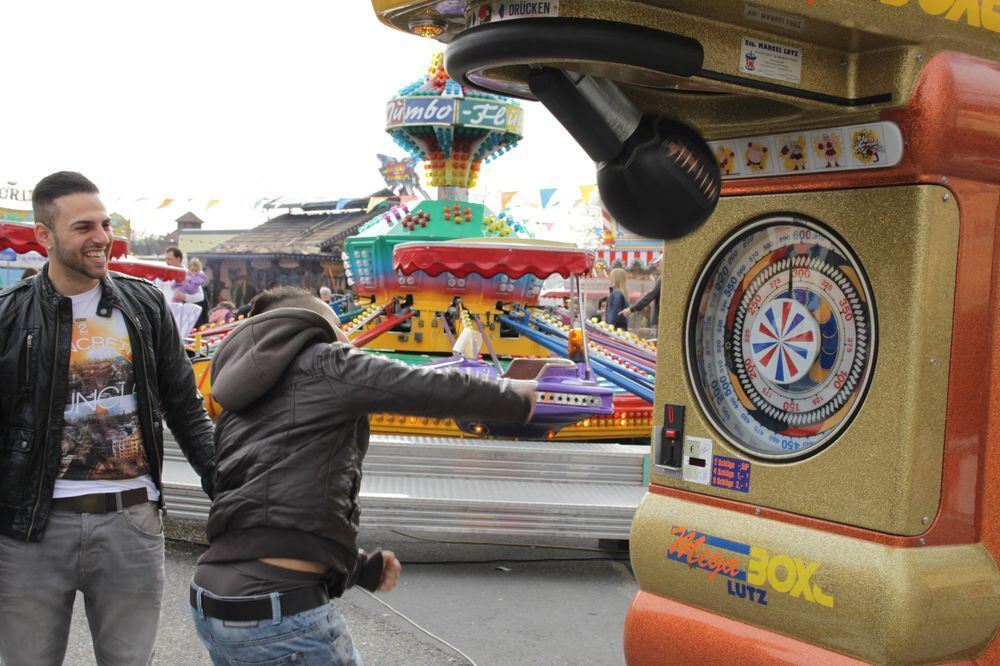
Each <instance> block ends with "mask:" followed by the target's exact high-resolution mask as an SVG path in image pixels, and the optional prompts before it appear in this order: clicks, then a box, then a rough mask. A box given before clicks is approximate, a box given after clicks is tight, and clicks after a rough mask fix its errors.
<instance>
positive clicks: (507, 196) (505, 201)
mask: <svg viewBox="0 0 1000 666" xmlns="http://www.w3.org/2000/svg"><path fill="white" fill-rule="evenodd" d="M516 196H517V192H501V193H500V210H504V209H505V208H507V206H508V205H509V204H510V202H511V199H513V198H514V197H516Z"/></svg>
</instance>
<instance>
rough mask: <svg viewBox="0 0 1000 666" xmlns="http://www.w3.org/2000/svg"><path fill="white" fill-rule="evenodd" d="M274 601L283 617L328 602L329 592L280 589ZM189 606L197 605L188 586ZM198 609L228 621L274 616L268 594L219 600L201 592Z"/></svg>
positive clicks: (314, 589) (194, 591) (320, 589)
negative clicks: (276, 601) (189, 594)
mask: <svg viewBox="0 0 1000 666" xmlns="http://www.w3.org/2000/svg"><path fill="white" fill-rule="evenodd" d="M278 600H279V602H280V603H281V616H282V617H285V616H288V615H295V614H296V613H301V612H302V611H307V610H310V609H312V608H316V607H317V606H322V605H323V604H325V603H327V602H328V601H330V595H328V594H327V593H326V589H324V588H323V587H321V586H318V585H312V586H310V587H304V588H302V589H300V590H292V591H291V592H282V593H281V594H280V595H278ZM191 608H194V609H197V608H198V590H196V589H195V588H194V587H192V588H191ZM201 610H202V611H203V612H204V613H205V615H207V616H209V617H214V618H215V619H217V620H229V621H232V622H249V621H251V620H270V619H271V618H272V617H274V612H273V609H272V607H271V597H269V596H268V597H254V598H252V599H219V598H218V597H212V596H209V594H208V593H207V592H203V593H202V595H201Z"/></svg>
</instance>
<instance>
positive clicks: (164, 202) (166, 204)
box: [156, 199, 174, 210]
mask: <svg viewBox="0 0 1000 666" xmlns="http://www.w3.org/2000/svg"><path fill="white" fill-rule="evenodd" d="M173 202H174V200H173V199H164V200H163V201H162V202H161V203H160V205H159V206H157V207H156V208H157V210H159V209H160V208H166V207H167V206H169V205H170V204H172V203H173Z"/></svg>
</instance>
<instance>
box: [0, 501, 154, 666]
mask: <svg viewBox="0 0 1000 666" xmlns="http://www.w3.org/2000/svg"><path fill="white" fill-rule="evenodd" d="M77 590H79V591H81V592H83V598H84V602H85V605H86V609H87V620H88V621H89V623H90V634H91V636H92V637H93V641H94V656H95V657H96V658H97V663H98V664H101V666H104V665H105V664H108V665H116V666H117V665H118V664H122V665H123V666H124V665H125V664H128V665H129V666H133V665H136V664H148V663H150V661H151V660H152V658H153V644H154V643H155V642H156V630H157V625H158V624H159V621H160V600H161V598H162V596H163V520H162V518H161V516H160V511H159V508H158V507H157V506H156V505H155V504H153V503H150V502H147V503H143V504H136V505H134V506H130V507H126V508H124V509H122V510H121V511H120V512H117V513H116V512H113V511H112V512H109V513H80V514H77V513H69V512H64V511H53V512H52V513H51V514H49V521H48V524H47V525H46V527H45V532H44V534H43V536H42V540H41V542H39V543H26V542H24V541H18V540H15V539H11V538H8V537H4V536H0V658H2V659H3V664H4V666H22V665H28V666H47V665H48V664H53V665H58V664H61V663H62V661H63V656H64V655H65V654H66V642H67V640H68V638H69V628H70V620H71V618H72V615H73V601H74V600H75V599H76V592H77Z"/></svg>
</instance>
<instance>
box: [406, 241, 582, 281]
mask: <svg viewBox="0 0 1000 666" xmlns="http://www.w3.org/2000/svg"><path fill="white" fill-rule="evenodd" d="M392 265H393V268H394V269H395V270H397V271H402V272H403V274H405V275H409V274H410V273H413V272H414V271H423V272H424V273H426V274H428V275H430V276H432V277H434V276H438V275H440V274H441V273H451V274H452V275H454V276H455V277H466V276H468V275H473V274H475V275H481V276H483V277H486V278H491V277H494V276H495V275H506V276H508V277H510V278H512V279H517V278H520V277H523V276H525V275H534V276H535V277H537V278H540V279H545V278H547V277H549V276H550V275H555V274H559V275H561V276H562V277H564V278H568V277H570V276H571V275H587V274H588V273H590V270H591V268H593V266H594V253H593V251H591V250H584V249H579V248H576V247H573V246H570V245H559V244H555V243H546V244H521V243H511V242H506V243H497V242H488V243H483V242H474V241H465V242H462V241H459V242H454V241H452V242H442V243H420V242H417V243H400V244H399V245H397V246H396V247H395V248H394V250H393V253H392Z"/></svg>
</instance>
